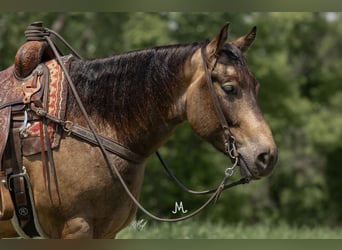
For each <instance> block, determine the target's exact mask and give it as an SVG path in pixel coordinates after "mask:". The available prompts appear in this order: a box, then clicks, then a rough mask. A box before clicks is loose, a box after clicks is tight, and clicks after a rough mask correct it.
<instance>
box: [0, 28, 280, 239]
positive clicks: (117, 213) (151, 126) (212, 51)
mask: <svg viewBox="0 0 342 250" xmlns="http://www.w3.org/2000/svg"><path fill="white" fill-rule="evenodd" d="M227 36H228V24H226V25H224V26H223V28H222V29H221V31H220V33H219V34H218V35H217V36H216V37H214V38H213V39H212V40H211V41H205V42H200V43H193V44H186V45H168V46H160V47H154V48H149V49H143V50H138V51H132V52H128V53H123V54H119V55H114V56H111V57H107V58H99V59H91V60H89V59H73V60H71V62H70V65H69V74H70V78H71V79H72V81H73V82H74V84H75V86H76V90H77V93H78V95H79V97H80V99H81V101H82V103H83V105H84V108H85V110H86V112H87V114H88V115H89V117H90V118H91V120H92V122H93V124H96V130H97V131H101V133H100V134H101V136H103V137H105V138H109V139H110V140H111V141H115V142H118V143H120V145H123V146H124V147H125V148H127V149H129V151H130V152H134V154H136V155H139V156H141V159H143V160H139V161H136V160H134V161H132V160H130V159H125V158H124V157H121V156H118V155H117V154H115V153H111V154H110V155H109V158H110V161H111V162H112V163H113V164H115V166H116V168H117V169H118V171H119V173H120V175H121V176H122V178H123V179H124V181H125V183H126V184H127V186H128V188H129V190H130V191H131V193H132V194H133V195H134V196H135V197H136V198H138V197H139V194H140V189H141V185H142V181H143V176H144V172H145V166H144V165H145V160H144V159H146V158H148V157H149V156H150V155H151V154H152V153H154V152H155V151H156V150H157V149H158V148H159V147H160V146H161V145H162V144H163V143H164V142H165V141H166V140H167V138H168V137H169V136H170V135H171V134H172V133H173V131H174V130H175V129H176V127H177V126H178V125H179V124H180V123H182V122H184V121H188V123H189V124H190V126H191V127H192V129H193V131H194V132H195V133H196V134H197V135H198V136H200V137H201V138H203V139H204V140H206V141H208V142H209V143H211V144H212V145H213V146H214V147H215V148H217V149H218V150H219V151H221V152H222V153H224V154H227V155H229V153H230V152H227V135H226V133H225V132H227V131H229V135H230V137H229V138H233V139H234V147H236V149H235V151H236V152H235V153H236V154H237V155H238V165H239V166H240V173H241V175H242V176H243V177H244V178H246V179H247V180H256V179H260V178H262V177H265V176H267V175H269V174H270V173H271V172H272V169H273V168H274V166H275V163H276V161H277V148H276V145H275V142H274V140H273V137H272V133H271V130H270V128H269V126H268V125H267V123H266V121H265V119H264V117H263V114H262V112H261V110H260V108H259V106H258V103H257V93H258V89H259V83H258V82H257V80H256V79H255V78H254V76H253V75H252V74H251V72H250V71H249V69H248V67H247V62H246V60H245V57H244V53H245V52H246V51H247V50H248V49H249V47H250V45H251V44H252V42H253V41H254V39H255V37H256V28H253V29H252V30H251V31H250V32H249V33H248V34H246V35H244V36H242V37H240V38H238V39H236V40H235V41H233V42H227ZM203 53H204V54H203ZM203 55H205V56H203ZM208 73H209V74H210V75H209V78H210V82H211V83H212V85H211V87H210V86H209V85H208V79H207V78H208V77H207V75H208ZM0 76H1V73H0ZM210 88H211V89H210ZM0 89H1V86H0ZM29 112H33V111H32V110H30V111H29ZM66 121H68V122H70V124H77V125H79V126H82V127H87V121H86V119H85V118H84V116H83V113H82V110H81V109H80V108H79V105H78V103H77V100H76V99H75V97H74V95H72V94H71V93H69V94H68V99H67V105H66ZM228 144H230V143H229V142H228ZM228 148H229V147H228ZM41 161H42V158H41V154H40V153H37V154H33V155H30V156H24V157H23V165H24V166H25V168H26V170H27V173H28V175H29V177H30V181H31V186H32V193H33V197H34V206H35V210H36V213H37V216H38V220H39V223H40V226H41V229H42V230H43V231H44V234H45V235H46V237H49V238H63V239H68V238H73V239H75V238H114V237H115V235H116V234H117V233H118V232H119V231H120V230H122V229H123V228H124V227H125V226H127V225H128V224H129V223H130V222H131V221H132V220H133V218H134V216H135V213H136V210H137V207H136V205H135V204H134V203H133V202H132V200H131V199H130V198H129V196H128V195H127V194H126V192H125V190H124V189H123V187H122V185H121V183H120V182H119V180H118V178H117V176H116V175H115V174H113V172H112V171H111V170H110V169H109V168H108V167H107V164H106V161H105V160H104V158H103V155H102V153H101V151H100V150H99V148H98V147H97V146H95V145H94V144H93V143H89V142H88V141H86V140H84V139H82V138H80V137H79V136H76V135H73V134H72V133H66V132H65V133H63V135H62V139H61V141H60V144H59V147H57V148H56V149H54V150H53V161H54V170H55V175H56V177H57V178H56V183H55V184H56V185H51V189H50V190H48V189H47V187H46V179H44V178H45V177H44V174H42V170H41V169H42V168H41V164H42V163H41ZM57 187H58V188H57ZM0 236H1V237H13V236H16V232H15V231H14V230H13V228H12V227H11V226H10V221H2V222H0Z"/></svg>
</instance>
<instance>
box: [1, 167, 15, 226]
mask: <svg viewBox="0 0 342 250" xmlns="http://www.w3.org/2000/svg"><path fill="white" fill-rule="evenodd" d="M13 211H14V206H13V202H12V198H11V195H10V192H9V190H8V185H7V176H6V175H5V173H4V172H2V171H1V172H0V221H1V220H9V219H11V218H12V217H13Z"/></svg>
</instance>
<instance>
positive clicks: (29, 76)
mask: <svg viewBox="0 0 342 250" xmlns="http://www.w3.org/2000/svg"><path fill="white" fill-rule="evenodd" d="M70 59H71V56H68V57H62V60H63V62H64V63H65V65H68V62H69V61H70ZM67 88H68V87H67V83H66V81H65V79H64V73H63V71H62V69H61V67H60V65H59V64H58V63H57V62H56V60H55V59H54V54H53V53H52V51H51V49H50V47H49V45H48V44H47V42H46V41H27V42H26V43H24V44H23V45H22V46H21V47H20V48H19V49H18V51H17V54H16V56H15V62H14V65H12V66H10V67H9V68H7V69H5V70H3V71H0V220H9V219H12V218H13V217H16V221H17V223H18V224H19V225H20V227H21V228H23V230H24V231H25V233H26V232H29V233H28V235H30V236H34V235H35V234H36V233H35V232H33V231H34V230H33V228H34V225H33V222H32V219H33V218H32V216H33V215H32V214H33V213H34V211H33V210H34V208H33V205H32V203H31V202H30V201H29V197H28V196H29V195H28V193H29V187H28V185H29V184H28V183H27V180H26V178H25V175H24V173H23V172H25V168H23V166H22V157H23V156H29V155H32V154H36V153H41V154H42V157H43V154H45V152H44V151H47V150H51V149H53V148H55V147H58V145H59V141H60V138H61V133H62V131H61V127H60V126H58V124H56V123H53V122H50V121H46V120H45V121H44V120H42V119H41V117H38V116H37V115H36V114H35V112H30V110H31V109H32V108H41V109H42V110H46V111H47V112H48V113H49V114H50V115H52V116H54V117H57V118H59V119H64V118H65V107H66V98H67ZM46 137H48V138H47V139H46ZM44 138H45V139H44ZM47 144H49V145H47ZM43 164H44V163H43ZM43 171H46V170H44V169H43ZM31 229H32V230H31ZM30 232H32V233H30Z"/></svg>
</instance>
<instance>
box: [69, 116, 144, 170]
mask: <svg viewBox="0 0 342 250" xmlns="http://www.w3.org/2000/svg"><path fill="white" fill-rule="evenodd" d="M64 130H65V131H66V132H67V133H71V134H73V135H75V136H77V137H79V138H81V139H83V140H85V141H87V142H90V143H92V144H94V145H98V143H97V141H96V139H95V137H94V134H93V132H91V131H90V130H89V129H86V128H83V127H81V126H78V125H74V124H72V123H66V124H65V126H64ZM99 138H100V141H101V143H102V144H103V146H104V147H105V149H106V150H107V151H109V152H111V153H113V154H116V155H118V156H120V157H122V158H124V159H125V160H127V161H131V162H133V163H137V164H138V163H141V162H143V161H144V160H145V157H143V156H141V155H138V154H136V153H134V152H132V151H131V150H129V149H128V148H126V147H125V146H123V145H121V144H119V143H118V142H115V141H113V140H111V139H108V138H106V137H104V136H101V135H99Z"/></svg>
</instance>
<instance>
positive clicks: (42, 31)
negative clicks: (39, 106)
mask: <svg viewBox="0 0 342 250" xmlns="http://www.w3.org/2000/svg"><path fill="white" fill-rule="evenodd" d="M51 34H53V35H55V36H56V37H57V38H58V39H59V40H60V41H61V42H62V43H63V44H64V45H65V46H66V47H67V48H68V49H70V51H71V52H72V53H73V54H74V55H75V56H76V57H78V58H81V56H79V54H78V53H77V52H76V51H75V50H74V49H73V48H72V47H71V46H70V45H69V44H68V43H67V42H66V41H65V40H64V39H63V38H62V37H61V36H60V35H59V34H58V33H56V32H55V31H53V30H50V29H48V28H45V27H43V26H42V23H40V22H37V23H33V24H31V25H30V26H28V28H27V29H26V31H25V37H26V39H27V40H28V41H33V40H38V41H46V42H47V43H48V44H49V46H50V47H51V49H52V51H53V53H54V55H55V56H56V60H57V62H58V63H59V65H60V66H61V68H62V70H63V72H64V74H65V77H66V79H67V81H68V84H69V87H70V89H71V92H72V94H73V96H74V98H75V99H76V102H77V104H78V106H79V108H80V110H81V112H82V115H83V116H84V118H85V120H86V122H87V125H88V127H89V129H90V131H89V133H90V132H91V134H92V135H91V136H92V137H93V143H96V145H97V146H98V147H99V148H100V150H101V153H102V155H103V157H104V159H105V161H106V164H107V166H108V167H109V169H110V171H111V173H112V176H113V177H116V178H118V179H119V181H120V183H121V185H122V187H123V188H124V190H125V191H126V193H127V195H128V196H129V197H130V199H131V200H132V201H133V203H134V204H135V205H136V206H137V207H138V208H139V209H140V210H142V211H143V212H144V213H145V214H146V215H148V216H150V217H151V218H152V219H154V220H157V221H162V222H178V221H183V220H186V219H189V218H191V217H193V216H195V215H197V214H198V213H200V212H201V211H202V210H203V209H204V208H206V207H207V206H208V205H209V204H210V203H212V202H213V201H214V202H216V201H217V199H218V198H219V196H220V194H221V192H222V191H223V190H225V189H228V188H231V187H234V186H236V185H239V184H245V183H248V182H249V180H248V179H246V178H241V179H240V180H238V181H235V182H232V183H230V184H226V183H227V181H228V179H229V178H230V177H231V176H232V175H233V173H234V169H235V168H236V166H237V165H238V162H239V154H238V152H237V149H236V145H235V138H234V136H233V135H232V134H231V132H230V130H229V126H228V124H227V121H226V119H225V118H224V115H223V111H222V109H221V106H220V103H219V100H218V97H217V95H216V93H215V91H214V86H213V82H212V80H211V73H209V69H208V65H207V55H206V51H205V47H206V46H205V45H206V44H204V45H203V46H202V48H201V53H202V59H203V64H204V69H205V75H206V82H207V85H208V88H209V92H210V94H211V97H212V101H213V104H214V107H215V111H216V115H217V117H218V119H219V120H220V123H221V127H222V130H223V134H224V139H225V153H226V154H227V155H228V156H229V157H230V158H231V160H232V162H233V165H232V166H231V167H227V168H226V170H225V172H224V177H223V179H222V181H221V182H220V184H219V185H218V187H217V188H214V189H210V190H205V191H194V190H190V189H188V188H187V187H186V186H185V185H184V184H182V183H181V182H180V181H179V180H178V179H177V178H176V176H175V175H174V174H173V172H172V170H171V169H170V168H169V167H168V165H167V164H166V162H165V161H164V160H163V159H162V157H161V155H160V154H159V152H156V154H157V157H158V158H159V160H160V162H161V164H162V165H163V167H164V168H165V170H166V172H167V174H168V175H169V176H170V177H171V178H172V179H173V181H174V182H175V183H176V184H177V185H178V186H179V187H180V188H181V189H183V190H184V191H186V192H188V193H190V194H194V195H206V194H212V195H211V196H210V198H209V199H208V200H207V201H206V202H205V203H204V204H203V205H202V206H201V207H200V208H198V209H197V210H195V211H193V212H192V213H189V214H187V215H185V216H182V217H179V218H160V217H158V216H155V215H153V214H152V213H150V212H149V211H148V210H146V209H145V208H144V207H143V206H142V205H141V204H140V202H139V201H138V200H137V199H136V198H135V197H134V195H133V194H132V193H131V191H130V190H129V188H128V186H127V184H126V183H125V181H124V179H123V177H122V176H121V174H120V172H119V171H118V169H117V167H116V166H115V164H114V163H113V162H112V161H111V160H110V157H109V154H108V152H107V150H108V147H106V145H105V143H104V141H103V138H102V137H101V136H100V135H99V134H98V133H97V132H96V129H95V126H94V124H93V122H92V121H91V119H90V117H89V115H88V113H87V112H86V110H85V108H84V105H83V103H82V101H81V99H80V97H79V95H78V92H77V90H76V87H75V85H74V83H73V81H72V80H71V78H70V75H69V73H68V71H67V69H66V68H65V66H64V64H63V62H62V59H61V54H60V52H59V50H58V48H57V47H56V45H55V44H54V42H53V41H52V40H51V38H50V35H51ZM39 115H40V116H43V117H46V118H47V119H51V117H49V115H48V114H46V112H45V113H40V114H39ZM52 120H53V119H52ZM55 122H56V121H55ZM68 122H69V121H59V123H60V124H68ZM69 123H70V122H69ZM76 136H77V134H76ZM117 155H118V154H117ZM118 156H119V157H121V156H120V155H118Z"/></svg>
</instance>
